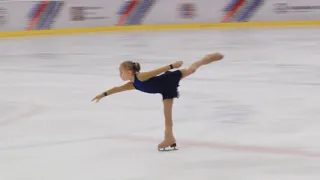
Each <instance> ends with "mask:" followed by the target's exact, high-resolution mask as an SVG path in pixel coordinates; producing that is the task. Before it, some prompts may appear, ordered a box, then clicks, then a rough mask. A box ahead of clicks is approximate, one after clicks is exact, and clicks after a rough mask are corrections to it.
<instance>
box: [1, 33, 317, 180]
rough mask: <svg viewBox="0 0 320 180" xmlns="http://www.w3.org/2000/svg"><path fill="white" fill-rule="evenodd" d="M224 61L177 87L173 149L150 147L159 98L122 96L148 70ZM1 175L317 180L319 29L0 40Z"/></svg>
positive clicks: (157, 130) (156, 137)
mask: <svg viewBox="0 0 320 180" xmlns="http://www.w3.org/2000/svg"><path fill="white" fill-rule="evenodd" d="M216 51H218V52H221V53H223V54H224V55H225V59H224V60H223V61H220V62H216V63H213V64H211V65H209V66H205V67H202V68H201V69H199V71H198V72H197V73H196V74H194V75H193V76H191V77H189V78H187V79H185V80H183V81H182V82H181V84H180V94H181V96H180V98H179V99H177V100H175V105H174V129H175V135H176V138H177V142H178V146H179V150H178V151H172V152H158V151H157V144H158V143H159V142H160V141H161V140H162V138H163V128H164V120H163V114H162V101H161V96H160V95H150V94H144V93H141V92H138V91H130V92H124V93H121V94H116V95H112V96H109V97H106V98H104V99H103V100H102V101H101V102H100V103H98V104H95V103H92V102H91V100H92V98H93V97H94V96H96V95H97V94H99V93H101V92H102V91H104V90H107V89H109V88H112V87H113V86H117V85H121V84H122V83H123V82H121V80H120V78H119V71H118V67H119V64H120V62H122V61H124V60H134V61H138V62H140V63H141V66H142V70H143V71H146V70H151V69H153V68H158V67H160V66H164V65H167V64H170V63H172V62H175V61H177V60H183V61H184V62H185V64H184V66H188V65H190V64H191V63H192V62H193V61H195V60H197V59H199V58H201V57H202V56H204V55H205V54H207V53H211V52H216ZM0 57H1V60H0V180H319V179H320V33H319V29H278V30H272V29H268V30H237V31H235V30H206V31H184V32H153V33H130V34H90V35H77V36H70V37H32V38H31V37H30V38H26V39H1V41H0Z"/></svg>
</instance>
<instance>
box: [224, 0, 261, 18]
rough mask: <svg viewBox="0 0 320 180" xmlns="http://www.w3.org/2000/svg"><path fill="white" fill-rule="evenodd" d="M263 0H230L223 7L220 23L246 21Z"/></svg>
mask: <svg viewBox="0 0 320 180" xmlns="http://www.w3.org/2000/svg"><path fill="white" fill-rule="evenodd" d="M264 1H265V0H230V2H229V3H228V4H227V6H226V7H225V8H224V9H223V12H224V16H223V18H222V20H221V22H222V23H227V22H247V21H250V18H251V17H252V16H253V14H254V13H255V12H256V11H257V10H258V9H259V8H260V7H261V6H262V5H263V3H264Z"/></svg>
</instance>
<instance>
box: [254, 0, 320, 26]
mask: <svg viewBox="0 0 320 180" xmlns="http://www.w3.org/2000/svg"><path fill="white" fill-rule="evenodd" d="M319 20H320V1H319V0H290V1H285V0H267V1H266V2H265V4H264V6H263V7H262V8H260V9H259V10H258V11H257V12H256V15H255V16H253V17H252V18H251V21H278V22H279V21H280V22H281V21H319Z"/></svg>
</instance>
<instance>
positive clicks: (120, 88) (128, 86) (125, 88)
mask: <svg viewBox="0 0 320 180" xmlns="http://www.w3.org/2000/svg"><path fill="white" fill-rule="evenodd" d="M133 89H135V87H134V86H133V83H132V82H128V83H126V84H124V85H122V86H116V87H113V88H111V89H109V90H107V91H105V92H103V93H101V94H99V95H97V96H96V97H95V98H93V99H92V101H96V103H97V102H99V101H100V99H101V98H103V97H105V96H109V95H111V94H115V93H119V92H122V91H129V90H133Z"/></svg>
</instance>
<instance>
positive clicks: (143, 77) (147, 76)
mask: <svg viewBox="0 0 320 180" xmlns="http://www.w3.org/2000/svg"><path fill="white" fill-rule="evenodd" d="M182 64H183V62H182V61H177V62H175V63H173V64H171V65H168V66H164V67H161V68H158V69H155V70H152V71H148V72H141V73H139V74H137V77H138V79H139V80H140V81H145V80H148V79H150V78H152V77H154V76H157V75H159V74H161V73H164V72H166V71H169V70H170V69H172V68H179V67H181V66H182ZM171 66H172V67H171Z"/></svg>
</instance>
